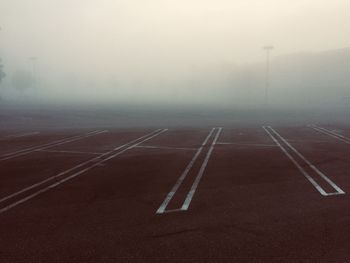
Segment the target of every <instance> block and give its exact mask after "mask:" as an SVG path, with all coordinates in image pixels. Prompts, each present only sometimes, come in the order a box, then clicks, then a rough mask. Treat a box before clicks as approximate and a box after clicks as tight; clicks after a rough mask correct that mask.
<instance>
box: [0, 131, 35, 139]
mask: <svg viewBox="0 0 350 263" xmlns="http://www.w3.org/2000/svg"><path fill="white" fill-rule="evenodd" d="M39 133H40V132H38V131H35V132H26V133H20V134H11V135H7V136H5V137H4V138H2V139H1V140H2V141H3V140H8V139H13V138H20V137H26V136H31V135H36V134H39Z"/></svg>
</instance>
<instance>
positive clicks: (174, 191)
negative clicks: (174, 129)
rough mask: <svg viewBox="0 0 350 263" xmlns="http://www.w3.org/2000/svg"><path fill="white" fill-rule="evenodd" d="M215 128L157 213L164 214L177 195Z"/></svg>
mask: <svg viewBox="0 0 350 263" xmlns="http://www.w3.org/2000/svg"><path fill="white" fill-rule="evenodd" d="M214 130H215V128H212V129H211V131H210V132H209V134H208V136H207V137H206V138H205V139H204V141H203V143H202V145H201V146H200V147H199V148H198V150H197V152H196V153H195V155H194V156H193V158H192V160H191V161H190V162H189V164H188V165H187V167H186V169H185V171H183V173H182V174H181V176H180V177H179V179H178V180H177V181H176V183H175V185H174V186H173V188H172V189H171V190H170V192H169V193H168V195H167V196H166V198H165V199H164V201H163V203H162V204H161V205H160V207H159V208H158V210H157V212H156V213H157V214H162V213H164V211H165V209H166V208H167V206H168V204H169V203H170V201H171V199H172V198H173V196H174V195H175V193H176V191H177V190H178V189H179V187H180V185H181V184H182V182H183V181H184V180H185V178H186V176H187V174H188V173H189V171H190V170H191V168H192V166H193V164H194V163H195V161H196V160H197V158H198V157H199V155H200V153H201V152H202V150H203V148H204V146H205V145H206V144H207V143H208V140H209V138H210V137H211V135H212V134H213V132H214Z"/></svg>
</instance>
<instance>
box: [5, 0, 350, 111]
mask: <svg viewBox="0 0 350 263" xmlns="http://www.w3.org/2000/svg"><path fill="white" fill-rule="evenodd" d="M349 8H350V2H348V1H345V0H336V1H330V0H323V1H315V0H298V1H286V0H284V1H281V0H260V1H258V0H239V1H234V2H232V1H228V0H219V1H209V0H205V1H199V0H190V1H174V0H163V1H160V0H151V1H140V0H132V1H113V0H103V1H97V0H84V1H81V0H79V1H68V0H60V1H58V0H56V1H53V0H49V1H48V0H28V1H19V0H0V27H1V31H0V58H2V61H3V64H4V71H5V73H6V74H7V76H6V78H5V79H4V80H3V82H2V83H1V84H0V85H1V88H0V91H1V93H2V94H3V97H4V99H7V100H19V101H26V100H28V101H30V100H47V101H48V102H50V101H55V100H58V101H66V102H72V103H74V102H77V101H82V102H98V103H104V102H105V103H113V102H119V103H134V104H142V103H146V104H157V103H158V104H165V105H166V104H169V103H174V104H180V105H181V104H191V103H193V104H194V105H197V104H198V105H219V106H220V105H230V103H232V105H241V106H242V105H246V106H247V107H252V105H260V104H263V101H262V99H261V98H262V97H263V94H264V81H265V79H264V72H265V69H264V65H265V64H264V63H265V53H264V51H263V50H262V47H263V46H264V45H273V46H274V47H275V49H274V50H273V52H272V54H271V55H272V66H271V69H272V72H271V78H272V80H271V85H272V86H273V87H271V88H272V90H274V89H276V90H277V91H279V90H283V87H284V86H288V87H289V88H290V89H291V90H292V92H293V89H294V87H292V85H291V83H293V84H294V81H291V77H290V78H284V75H293V71H294V69H293V67H292V66H290V68H289V69H288V70H287V71H288V73H286V72H287V71H284V72H282V73H283V74H284V75H283V76H282V75H278V74H279V73H278V72H279V71H280V65H279V64H278V63H276V64H274V63H275V61H276V60H277V62H278V61H280V60H281V59H282V60H284V59H285V57H286V56H287V57H288V54H295V55H296V56H299V54H305V53H306V54H307V53H314V54H316V55H317V54H318V53H320V54H322V53H323V51H332V50H338V49H343V48H347V47H350V36H349V35H348V34H347V30H346V29H347V28H346V25H347V24H349V23H350V17H349V16H348V14H347V10H349ZM31 57H35V58H36V60H35V61H33V60H29V58H31ZM280 58H281V59H280ZM324 62H325V63H327V61H326V60H324ZM33 63H35V65H34V64H33ZM277 64H278V66H277ZM280 64H281V63H280ZM316 64H317V63H316ZM282 65H283V63H282ZM293 66H295V65H293ZM314 67H315V65H311V66H310V67H309V68H307V67H305V71H304V72H303V74H309V71H314V69H313V68H314ZM335 67H338V69H337V71H344V72H345V73H346V72H347V71H346V68H345V67H344V64H342V63H340V64H339V65H335ZM247 69H248V70H247ZM276 69H277V70H276ZM26 72H27V75H29V74H32V75H33V76H34V78H35V84H33V83H32V86H33V87H31V88H30V87H28V89H27V88H26V87H19V88H18V89H19V90H22V89H23V90H24V91H23V92H22V91H21V92H18V91H14V90H15V89H14V87H15V88H16V87H17V86H18V85H19V86H20V85H21V83H19V84H18V81H17V82H16V81H15V80H14V79H16V75H17V76H18V75H20V76H22V77H23V75H25V74H26ZM252 72H253V73H252ZM276 72H277V73H276ZM282 73H281V74H282ZM345 73H344V74H345ZM318 74H320V76H322V75H324V74H323V73H322V71H319V72H318ZM282 77H283V78H284V79H285V80H284V81H285V82H283V81H282V82H281V78H282ZM294 77H296V78H299V76H295V75H294ZM315 78H317V76H315ZM329 78H330V79H332V80H333V81H334V82H335V83H334V85H337V83H336V82H337V78H333V77H332V76H330V77H329ZM308 81H309V79H308ZM310 83H314V81H313V80H310ZM299 84H300V83H299ZM331 84H333V83H331ZM16 85H17V86H16ZM276 85H277V86H276ZM310 85H311V84H308V83H305V86H310ZM342 85H344V83H342ZM28 86H30V85H28ZM34 86H35V87H34ZM299 88H300V87H299ZM295 89H296V90H297V89H298V87H295ZM280 93H281V92H280ZM336 95H337V96H339V97H344V96H347V95H346V94H345V95H344V94H336ZM295 98H296V100H297V101H298V100H299V99H298V96H295ZM300 98H301V99H303V94H302V93H300ZM278 100H279V102H278V104H279V105H282V104H284V103H285V102H286V103H287V102H288V98H283V97H281V98H280V99H278ZM276 103H277V102H276ZM315 103H317V102H315ZM332 103H334V102H332ZM329 104H330V102H329ZM299 105H300V103H299V102H296V103H295V106H299ZM334 105H336V103H335V104H334Z"/></svg>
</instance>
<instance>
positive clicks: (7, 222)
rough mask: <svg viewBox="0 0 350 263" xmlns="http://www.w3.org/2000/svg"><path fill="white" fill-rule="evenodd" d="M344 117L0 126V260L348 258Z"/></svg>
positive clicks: (348, 142)
mask: <svg viewBox="0 0 350 263" xmlns="http://www.w3.org/2000/svg"><path fill="white" fill-rule="evenodd" d="M349 168H350V126H345V125H337V126H330V125H321V124H313V123H310V124H309V125H297V126H292V125H290V126H288V125H236V126H235V125H230V126H225V125H223V126H215V127H202V128H198V127H193V128H174V127H170V128H169V127H157V128H155V129H151V128H107V129H106V128H97V129H86V128H84V129H77V128H75V129H62V130H60V129H55V130H46V131H45V130H44V131H41V130H26V131H13V130H8V131H7V130H6V129H3V130H2V131H1V134H0V173H1V187H0V227H1V237H0V257H1V258H2V260H1V262H107V261H108V262H111V261H114V262H349V260H350V259H349V257H348V255H349V253H348V251H349V249H350V242H349V241H350V234H349V233H350V224H349V220H350V209H349V206H350V199H349V197H348V194H347V193H348V192H349V191H350V177H349V174H348V171H349Z"/></svg>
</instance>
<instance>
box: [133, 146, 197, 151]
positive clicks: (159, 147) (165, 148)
mask: <svg viewBox="0 0 350 263" xmlns="http://www.w3.org/2000/svg"><path fill="white" fill-rule="evenodd" d="M136 148H146V149H147V148H148V149H163V150H190V151H193V150H197V149H196V148H185V147H166V146H149V145H144V146H143V145H141V146H136Z"/></svg>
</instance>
